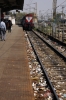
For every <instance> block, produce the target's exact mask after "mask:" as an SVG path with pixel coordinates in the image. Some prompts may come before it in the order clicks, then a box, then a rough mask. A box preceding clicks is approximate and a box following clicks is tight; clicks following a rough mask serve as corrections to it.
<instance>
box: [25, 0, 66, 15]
mask: <svg viewBox="0 0 66 100" xmlns="http://www.w3.org/2000/svg"><path fill="white" fill-rule="evenodd" d="M36 4H37V14H38V15H39V12H40V11H41V12H46V11H48V9H49V11H52V8H53V6H52V4H53V0H24V7H23V12H30V10H29V8H31V11H36V10H35V9H34V8H36ZM59 5H60V6H59ZM62 5H66V0H57V6H59V7H58V8H57V9H58V10H62V9H61V8H62V7H61V6H62Z"/></svg>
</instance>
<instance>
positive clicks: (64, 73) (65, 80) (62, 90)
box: [27, 32, 66, 100]
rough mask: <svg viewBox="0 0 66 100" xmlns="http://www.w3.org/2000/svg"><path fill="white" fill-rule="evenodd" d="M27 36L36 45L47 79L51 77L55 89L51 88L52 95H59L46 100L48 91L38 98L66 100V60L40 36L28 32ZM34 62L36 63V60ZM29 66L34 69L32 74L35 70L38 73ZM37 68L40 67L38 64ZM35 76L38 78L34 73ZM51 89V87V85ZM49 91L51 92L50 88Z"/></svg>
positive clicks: (48, 99)
mask: <svg viewBox="0 0 66 100" xmlns="http://www.w3.org/2000/svg"><path fill="white" fill-rule="evenodd" d="M27 35H29V37H30V39H31V41H32V44H33V45H34V48H35V50H36V52H37V54H38V56H39V58H40V59H41V60H40V61H39V62H40V63H41V64H42V69H45V70H46V72H47V74H48V76H47V77H49V79H50V82H51V84H52V87H53V89H51V88H50V91H51V94H53V93H52V92H54V91H56V93H57V95H56V94H53V95H52V96H50V97H51V99H50V98H49V97H48V98H47V99H45V97H44V94H45V92H46V91H43V92H42V93H40V94H42V96H38V97H44V98H43V99H44V100H66V62H65V61H64V60H66V59H63V58H61V57H60V56H58V54H56V52H55V51H52V49H51V48H49V47H48V46H47V45H46V44H45V43H44V42H43V41H42V39H40V38H38V36H37V35H35V33H33V32H28V33H27ZM45 42H46V41H45ZM31 52H32V50H31ZM57 53H58V52H57ZM32 55H33V53H32ZM32 58H33V57H32ZM34 58H35V57H34ZM29 59H30V56H29ZM37 59H38V58H37ZM31 61H32V60H31ZM32 62H33V63H34V60H33V61H32ZM35 62H36V61H35ZM41 64H40V65H41ZM29 65H30V69H32V71H31V72H32V73H33V70H34V71H36V69H35V68H34V67H32V68H31V66H32V64H29ZM37 66H38V64H37ZM43 66H44V67H43ZM37 69H39V68H37ZM40 72H41V71H39V73H40ZM42 74H43V73H42V72H41V75H39V76H41V77H42ZM34 76H35V77H37V75H36V72H34ZM42 78H43V77H42ZM42 78H41V79H42ZM42 81H43V80H42ZM45 81H46V80H45ZM45 81H44V83H45ZM35 83H36V81H35ZM35 83H34V82H33V85H35ZM47 83H49V82H47ZM35 87H36V86H35ZM49 87H51V85H50V86H49ZM45 90H46V89H45ZM48 90H49V88H48ZM48 90H47V91H48ZM37 91H38V90H37ZM37 91H35V92H36V95H37V94H38V93H37ZM40 94H39V95H40ZM46 94H47V93H46ZM57 96H58V97H57ZM53 97H54V98H53ZM58 98H59V99H58Z"/></svg>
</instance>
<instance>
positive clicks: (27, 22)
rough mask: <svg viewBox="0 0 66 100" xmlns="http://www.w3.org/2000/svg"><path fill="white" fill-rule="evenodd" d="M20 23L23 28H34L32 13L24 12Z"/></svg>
mask: <svg viewBox="0 0 66 100" xmlns="http://www.w3.org/2000/svg"><path fill="white" fill-rule="evenodd" d="M21 25H22V27H23V30H26V31H31V30H32V29H33V28H34V23H33V15H32V14H26V15H25V16H24V17H23V18H22V21H21Z"/></svg>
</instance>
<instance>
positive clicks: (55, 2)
mask: <svg viewBox="0 0 66 100" xmlns="http://www.w3.org/2000/svg"><path fill="white" fill-rule="evenodd" d="M56 5H57V0H53V19H54V18H55V17H56Z"/></svg>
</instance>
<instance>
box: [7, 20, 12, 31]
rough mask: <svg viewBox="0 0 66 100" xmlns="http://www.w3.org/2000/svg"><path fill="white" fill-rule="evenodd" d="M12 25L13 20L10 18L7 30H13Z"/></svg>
mask: <svg viewBox="0 0 66 100" xmlns="http://www.w3.org/2000/svg"><path fill="white" fill-rule="evenodd" d="M11 27H12V22H11V20H8V22H7V30H8V32H11Z"/></svg>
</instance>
